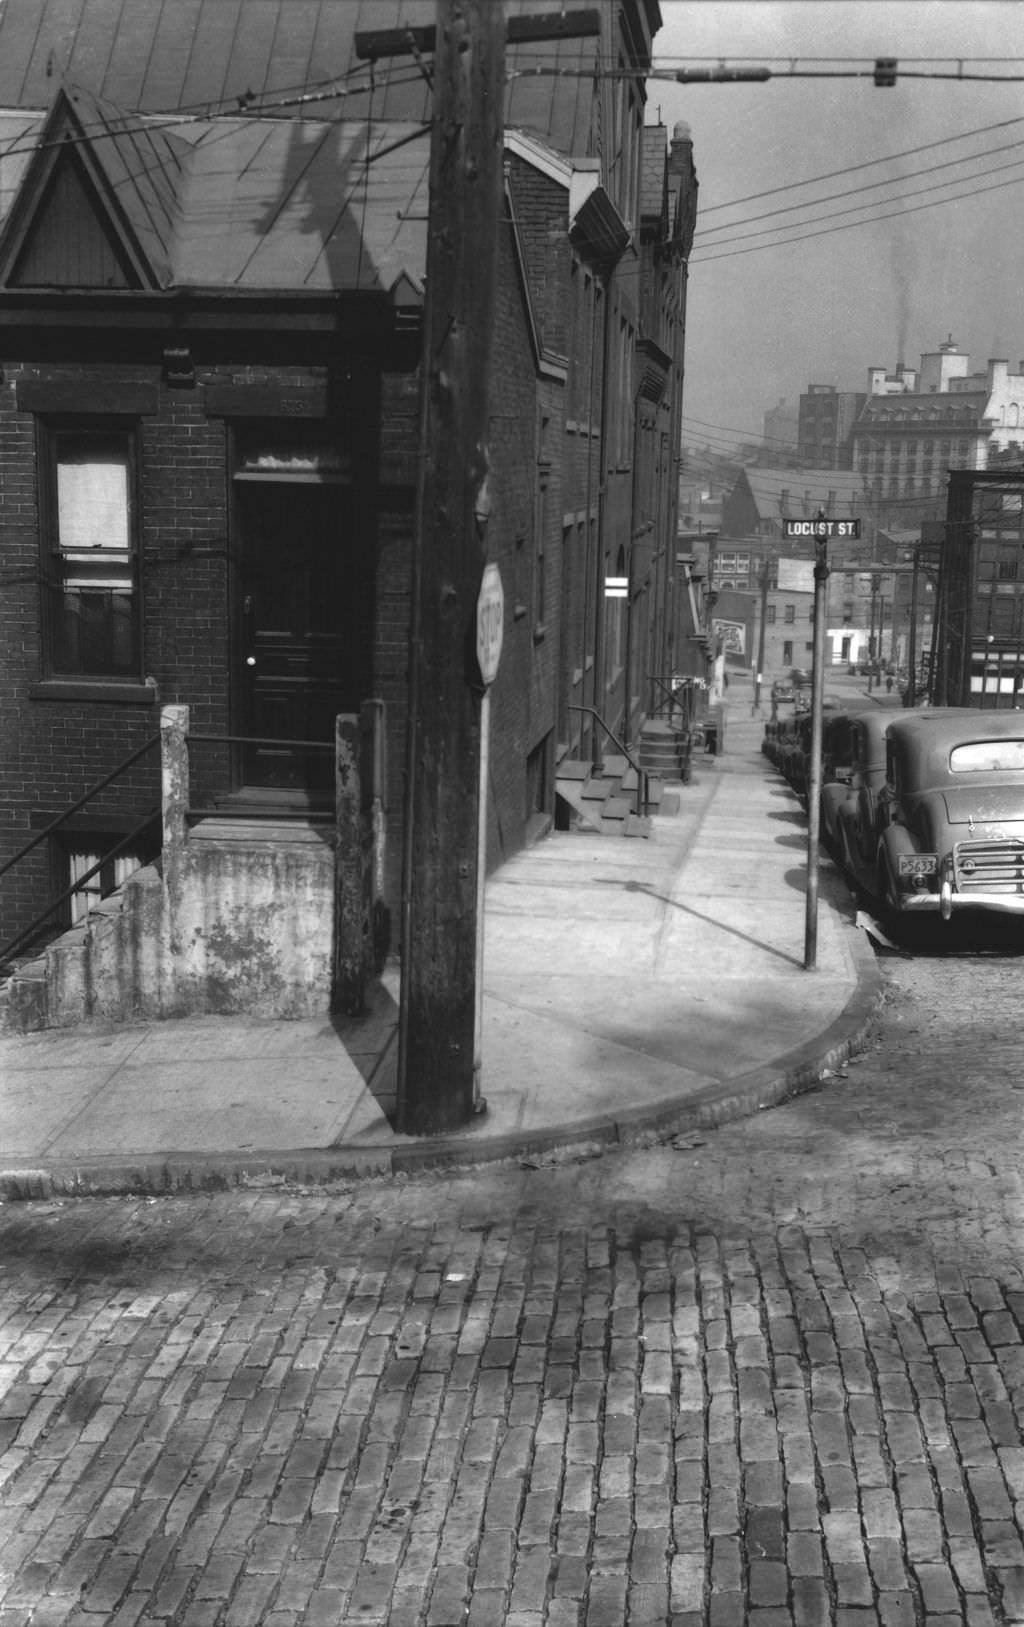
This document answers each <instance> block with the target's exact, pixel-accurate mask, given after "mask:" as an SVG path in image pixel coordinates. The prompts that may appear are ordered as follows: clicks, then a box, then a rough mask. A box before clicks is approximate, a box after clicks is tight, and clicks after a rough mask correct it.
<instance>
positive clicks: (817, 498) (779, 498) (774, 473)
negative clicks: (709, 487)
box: [734, 465, 868, 520]
mask: <svg viewBox="0 0 1024 1627" xmlns="http://www.w3.org/2000/svg"><path fill="white" fill-rule="evenodd" d="M744 482H745V483H746V485H747V486H748V487H749V489H750V495H751V497H752V498H753V500H754V503H755V504H756V506H757V510H758V513H759V514H760V515H761V516H762V517H763V518H764V519H766V520H768V519H779V518H781V517H787V518H789V519H794V520H800V519H813V517H814V515H815V514H816V513H817V511H818V509H819V508H828V506H829V503H830V497H831V494H832V493H834V494H835V496H834V502H835V504H836V505H838V507H840V508H841V509H842V510H843V512H844V513H851V512H854V511H855V510H856V508H857V506H858V505H860V506H863V504H864V502H865V500H866V496H867V492H868V488H867V486H866V484H865V481H864V477H863V476H862V475H860V474H857V473H855V472H852V471H851V470H849V469H773V468H769V467H767V466H764V465H758V466H757V467H752V468H747V469H741V470H740V472H739V474H738V476H737V479H736V487H739V486H742V485H743V484H744ZM734 490H735V488H734ZM784 493H785V494H786V496H785V498H784V496H783V494H784ZM783 505H785V506H783Z"/></svg>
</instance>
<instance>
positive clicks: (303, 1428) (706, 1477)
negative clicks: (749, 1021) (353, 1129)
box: [0, 952, 1024, 1627]
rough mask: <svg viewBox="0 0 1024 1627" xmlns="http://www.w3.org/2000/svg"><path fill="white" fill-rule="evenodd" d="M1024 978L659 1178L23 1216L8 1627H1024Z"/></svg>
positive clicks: (904, 1037)
mask: <svg viewBox="0 0 1024 1627" xmlns="http://www.w3.org/2000/svg"><path fill="white" fill-rule="evenodd" d="M1019 965H1020V962H1019V959H1018V958H1017V957H1016V955H1015V954H1014V953H1009V954H1000V955H990V954H985V953H978V952H971V953H963V954H959V953H953V954H952V955H950V954H947V953H944V954H937V955H927V954H925V955H919V956H916V957H915V958H913V959H910V958H903V957H899V956H891V955H890V956H887V957H886V960H885V968H886V973H887V978H888V982H889V994H888V999H887V1003H886V1005H885V1007H884V1010H883V1012H882V1015H881V1018H880V1021H879V1024H878V1027H877V1030H876V1032H875V1035H874V1037H873V1039H872V1041H871V1043H870V1045H869V1048H868V1049H867V1051H866V1052H865V1053H864V1054H863V1055H862V1056H861V1057H860V1058H858V1059H856V1060H854V1061H852V1062H851V1063H850V1064H849V1066H848V1067H846V1068H844V1069H843V1070H842V1076H841V1077H838V1076H837V1077H835V1078H830V1079H826V1080H824V1081H823V1082H822V1086H821V1088H820V1089H819V1090H818V1091H815V1092H813V1093H811V1094H809V1095H806V1096H803V1097H801V1098H798V1099H796V1100H794V1101H792V1102H791V1103H790V1104H788V1105H786V1106H784V1107H782V1108H778V1109H775V1110H772V1111H768V1112H765V1113H762V1114H760V1115H758V1116H757V1117H755V1118H753V1119H750V1120H747V1121H745V1122H741V1123H737V1124H734V1125H732V1126H727V1127H725V1128H723V1129H721V1130H717V1131H708V1132H706V1133H704V1132H701V1133H698V1134H694V1135H687V1136H681V1137H679V1138H678V1140H677V1142H676V1143H675V1144H672V1145H668V1146H664V1147H657V1148H650V1149H647V1150H639V1151H634V1152H631V1153H622V1154H614V1155H608V1156H605V1157H603V1158H597V1159H592V1160H589V1161H585V1162H564V1161H559V1162H552V1163H550V1164H547V1165H545V1164H543V1163H542V1164H541V1166H540V1167H516V1168H513V1169H508V1168H496V1167H495V1168H490V1169H487V1170H486V1171H478V1172H476V1173H463V1174H459V1175H453V1176H444V1177H441V1176H434V1177H427V1178H423V1179H417V1180H411V1181H410V1180H397V1181H391V1182H381V1181H376V1180H370V1181H367V1182H365V1183H361V1184H354V1185H352V1186H351V1187H349V1188H346V1189H338V1188H335V1189H327V1190H313V1189H310V1190H306V1191H287V1190H284V1189H283V1188H277V1187H272V1186H268V1187H266V1188H265V1189H261V1190H249V1191H243V1192H232V1193H224V1194H219V1195H218V1194H215V1195H212V1196H211V1195H203V1196H198V1195H197V1196H195V1197H176V1198H168V1199H154V1198H149V1199H136V1198H120V1199H106V1200H95V1199H89V1200H74V1199H68V1200H64V1201H49V1202H30V1203H11V1204H8V1205H6V1206H5V1207H4V1208H3V1210H2V1212H0V1250H2V1256H0V1257H2V1263H3V1269H2V1273H0V1285H2V1287H0V1293H2V1299H0V1304H2V1322H0V1377H2V1382H3V1402H2V1406H0V1420H2V1421H0V1430H2V1434H0V1442H2V1447H3V1452H2V1457H0V1475H2V1482H3V1492H2V1514H0V1519H2V1530H3V1536H2V1544H0V1548H2V1559H0V1574H2V1584H0V1585H2V1589H3V1593H2V1600H0V1624H2V1627H29V1624H31V1627H40V1624H45V1627H57V1624H65V1623H66V1624H68V1627H85V1624H86V1623H94V1624H95V1623H99V1622H103V1623H108V1622H110V1623H117V1624H118V1627H121V1624H127V1623H131V1624H135V1623H157V1622H159V1623H167V1624H168V1627H171V1624H173V1627H201V1624H209V1627H220V1624H221V1623H223V1624H225V1627H242V1624H248V1623H253V1622H260V1623H268V1624H272V1627H292V1624H296V1627H297V1624H299V1623H310V1624H313V1623H327V1622H331V1623H335V1622H356V1621H364V1622H381V1623H384V1622H387V1623H391V1624H399V1623H408V1624H410V1627H411V1624H413V1623H416V1624H419V1623H423V1624H426V1627H446V1624H449V1623H456V1622H462V1621H467V1620H468V1621H469V1622H470V1623H471V1624H472V1627H483V1624H487V1623H508V1624H510V1627H542V1624H546V1623H550V1624H552V1627H565V1624H570V1623H572V1624H576V1623H580V1624H590V1627H618V1624H620V1623H631V1624H637V1623H643V1624H648V1623H651V1624H653V1623H662V1622H672V1623H674V1624H676V1627H704V1624H705V1623H707V1624H711V1627H726V1624H730V1623H740V1622H751V1623H761V1624H763V1627H776V1624H782V1623H787V1624H788V1623H796V1624H811V1623H829V1622H835V1623H842V1624H844V1627H853V1624H854V1623H874V1622H880V1623H884V1624H885V1627H890V1624H896V1623H900V1624H902V1623H912V1622H921V1623H924V1622H929V1623H948V1624H949V1627H952V1624H953V1623H963V1622H968V1623H971V1624H972V1627H976V1624H980V1623H987V1622H1021V1621H1024V1545H1022V1542H1021V1535H1020V1529H1019V1523H1020V1521H1019V1508H1020V1503H1019V1499H1020V1498H1021V1497H1022V1496H1024V1439H1022V1434H1021V1417H1022V1407H1024V1342H1022V1328H1024V1278H1022V1274H1021V1266H1020V1262H1021V1258H1022V1242H1024V1227H1022V1203H1021V1195H1022V1185H1021V1177H1020V1141H1021V1134H1020V1091H1021V1089H1022V1088H1024V1086H1022V1083H1021V1079H1022V1074H1021V1069H1020V1043H1019V1039H1018V1038H1017V1031H1016V1027H1015V1025H1014V1022H1013V1020H1012V1013H1013V1011H1014V1010H1015V1005H1016V999H1017V993H1016V989H1017V980H1018V978H1019Z"/></svg>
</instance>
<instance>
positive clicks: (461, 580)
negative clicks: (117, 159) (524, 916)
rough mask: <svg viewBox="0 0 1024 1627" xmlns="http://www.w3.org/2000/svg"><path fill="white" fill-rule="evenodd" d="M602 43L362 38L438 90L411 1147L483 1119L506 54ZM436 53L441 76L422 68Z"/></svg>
mask: <svg viewBox="0 0 1024 1627" xmlns="http://www.w3.org/2000/svg"><path fill="white" fill-rule="evenodd" d="M506 26H507V33H506ZM600 31H601V23H600V13H599V12H598V10H597V8H596V7H591V8H588V9H585V10H583V11H579V12H572V11H570V12H564V11H559V12H553V13H552V14H550V15H545V16H536V15H532V14H531V15H529V16H525V17H517V18H510V19H509V20H508V23H507V25H506V19H505V8H504V6H503V5H502V4H500V3H499V0H437V10H436V24H435V25H434V26H430V27H425V28H392V29H380V30H376V31H372V32H367V33H363V34H357V35H356V53H357V55H358V56H360V57H362V58H364V59H366V60H369V61H377V60H379V59H381V58H384V57H391V56H400V55H411V56H415V57H416V58H417V59H418V60H420V65H421V67H422V68H424V70H425V71H426V70H427V69H428V68H429V69H430V74H431V85H432V90H433V115H432V124H431V141H430V203H429V209H430V214H429V221H430V224H429V228H428V235H427V294H426V313H425V318H424V346H423V360H422V364H421V366H422V377H421V394H420V403H421V412H420V477H419V483H418V492H417V513H416V534H415V542H414V557H413V568H412V595H411V597H412V605H411V615H412V638H411V646H410V672H409V717H408V741H409V749H408V754H407V765H406V796H405V853H404V863H403V880H402V990H401V1003H400V1009H399V1056H398V1101H397V1109H396V1123H397V1128H398V1129H399V1130H401V1131H404V1132H406V1133H409V1134H413V1135H429V1134H433V1133H437V1132H443V1131H446V1130H453V1129H456V1128H458V1127H459V1126H460V1125H462V1124H464V1123H465V1122H466V1121H467V1119H469V1118H470V1117H471V1115H472V1114H473V1111H474V1099H475V1094H476V1092H475V1089H474V1049H475V1048H474V1026H475V1019H476V1017H477V990H476V982H477V969H476V968H477V963H478V955H477V950H478V942H477V938H478V932H479V930H480V914H481V910H480V904H479V897H480V889H479V888H478V880H479V879H480V877H479V871H480V867H481V866H482V864H483V862H484V859H483V843H482V842H479V843H478V836H479V824H478V795H479V776H480V761H481V702H482V699H483V694H484V688H485V679H484V678H483V676H482V675H481V670H480V665H479V661H478V657H477V625H476V621H477V609H478V598H479V594H480V587H481V582H482V578H483V572H484V565H485V563H486V562H487V535H486V532H487V515H488V512H489V507H490V500H489V496H488V484H487V471H488V451H487V444H486V437H487V429H488V413H489V404H488V397H489V383H490V375H491V366H492V340H493V334H494V326H495V313H496V299H495V291H496V276H497V244H498V237H499V232H500V221H501V213H502V208H501V206H502V185H503V174H502V164H503V156H504V155H503V140H504V129H503V113H504V98H505V43H506V38H507V39H508V40H510V41H512V42H515V43H518V42H523V43H525V42H527V41H538V40H540V41H554V40H559V39H564V38H582V37H585V36H598V35H599V34H600ZM426 53H432V65H431V64H425V63H424V62H423V61H422V58H423V56H424V54H426ZM491 676H492V677H493V673H492V674H491ZM487 681H489V680H487Z"/></svg>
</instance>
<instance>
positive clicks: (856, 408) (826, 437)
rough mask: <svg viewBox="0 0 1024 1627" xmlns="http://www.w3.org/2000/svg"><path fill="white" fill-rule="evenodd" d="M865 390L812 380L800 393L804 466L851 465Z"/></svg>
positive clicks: (799, 432) (800, 442)
mask: <svg viewBox="0 0 1024 1627" xmlns="http://www.w3.org/2000/svg"><path fill="white" fill-rule="evenodd" d="M866 400H867V396H866V394H865V393H864V391H863V390H861V391H855V390H837V389H836V386H835V385H834V384H809V385H808V386H807V389H806V390H805V391H804V393H803V395H802V396H801V397H800V410H799V420H798V427H797V457H798V460H799V463H800V466H801V468H803V469H852V468H853V426H854V423H855V422H856V420H857V417H858V415H859V413H860V412H861V410H862V409H863V407H864V403H865V402H866Z"/></svg>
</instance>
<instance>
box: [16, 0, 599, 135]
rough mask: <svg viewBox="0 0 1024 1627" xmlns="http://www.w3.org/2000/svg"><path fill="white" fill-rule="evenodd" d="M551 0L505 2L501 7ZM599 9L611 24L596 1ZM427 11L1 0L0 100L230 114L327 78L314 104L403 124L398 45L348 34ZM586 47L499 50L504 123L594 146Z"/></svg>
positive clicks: (303, 1) (417, 89)
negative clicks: (64, 85) (364, 45)
mask: <svg viewBox="0 0 1024 1627" xmlns="http://www.w3.org/2000/svg"><path fill="white" fill-rule="evenodd" d="M494 3H495V4H499V3H500V0H494ZM591 3H593V0H591ZM556 9H557V0H505V10H506V13H507V14H509V15H512V14H529V13H538V12H551V11H554V10H556ZM599 9H600V10H601V11H602V13H604V14H605V16H606V17H607V23H606V28H607V29H609V30H610V29H611V28H612V27H613V26H617V25H616V11H615V8H614V7H613V6H612V5H610V4H609V3H608V0H599ZM435 20H436V5H435V0H2V4H0V107H7V108H37V109H40V110H42V109H45V108H47V107H49V105H50V103H51V102H52V100H53V96H54V92H55V90H56V89H57V87H58V85H59V84H60V83H61V81H62V80H66V81H68V82H71V83H74V84H76V85H79V86H81V87H83V88H84V89H86V90H89V91H91V92H93V93H94V94H95V95H97V96H99V97H101V98H103V99H104V100H106V101H109V102H111V103H113V104H115V105H116V106H118V107H122V108H131V109H133V110H134V111H137V112H144V113H171V112H180V111H184V110H189V111H195V112H197V113H201V114H210V113H211V112H224V113H230V112H234V111H238V110H239V106H240V103H241V102H242V101H243V100H244V101H247V102H248V103H249V105H250V106H251V107H252V108H253V109H254V110H257V111H267V110H268V107H269V105H270V104H287V103H289V102H290V100H291V99H292V98H295V97H298V96H301V95H304V94H305V95H309V94H320V93H325V92H329V91H330V90H331V88H332V87H335V88H336V89H337V92H338V94H337V97H336V98H334V99H333V100H330V101H328V102H326V103H325V104H323V106H321V107H320V108H318V109H317V110H316V111H318V112H320V113H332V114H333V113H337V112H338V111H340V110H341V108H342V106H344V110H345V113H346V116H350V117H352V118H363V119H365V120H367V121H373V120H378V119H380V120H383V121H384V122H395V121H397V122H406V121H409V122H412V121H416V120H420V119H426V118H427V117H428V116H429V110H430V94H431V92H430V87H429V85H428V84H427V82H426V78H425V75H424V73H423V72H422V71H421V70H420V68H419V66H418V65H417V64H416V62H415V61H414V59H413V58H411V57H408V56H402V57H394V58H385V59H382V60H381V61H378V62H376V63H375V64H374V65H373V67H372V69H371V67H370V65H369V64H368V63H367V62H365V61H360V60H359V59H358V58H357V56H356V52H355V36H356V34H357V33H360V32H368V31H372V30H377V29H388V28H396V27H399V26H424V25H430V24H433V23H434V22H435ZM607 48H608V43H607V42H606V43H605V49H607ZM599 56H600V45H599V42H598V41H597V40H596V39H567V40H558V41H549V42H546V43H544V44H539V45H515V46H512V47H509V50H508V53H507V67H508V69H509V75H510V79H509V88H508V93H507V98H506V109H505V122H506V124H507V125H509V126H510V127H515V128H519V129H523V130H527V131H531V132H532V133H534V134H535V135H538V136H539V137H540V138H541V139H542V140H544V141H547V142H548V143H549V145H551V146H552V147H555V148H556V149H557V150H558V151H560V152H563V153H577V154H582V153H592V152H595V151H596V147H595V146H594V141H595V137H596V132H595V129H594V128H593V117H594V99H595V87H594V80H593V77H592V70H593V68H594V66H595V63H596V61H597V60H598V58H599ZM540 66H543V67H544V68H546V69H548V70H553V71H551V72H546V73H545V74H543V75H540V74H537V73H536V72H534V71H533V70H535V69H536V68H538V67H540ZM580 70H582V72H583V77H579V78H578V77H576V76H575V75H576V73H577V72H578V71H580ZM249 99H251V101H250V100H249ZM280 111H281V112H282V113H285V114H287V112H288V111H289V108H288V106H287V105H282V106H281V107H280Z"/></svg>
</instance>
